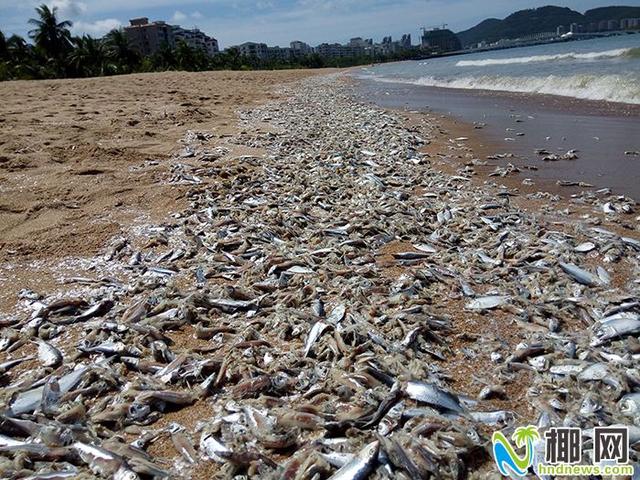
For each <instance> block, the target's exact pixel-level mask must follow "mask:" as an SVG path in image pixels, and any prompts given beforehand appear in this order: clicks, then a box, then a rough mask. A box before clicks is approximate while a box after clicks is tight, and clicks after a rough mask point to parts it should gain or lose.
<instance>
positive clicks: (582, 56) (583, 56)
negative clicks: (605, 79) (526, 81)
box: [456, 48, 640, 67]
mask: <svg viewBox="0 0 640 480" xmlns="http://www.w3.org/2000/svg"><path fill="white" fill-rule="evenodd" d="M638 55H640V48H617V49H615V50H605V51H602V52H586V53H577V52H567V53H559V54H556V55H532V56H529V57H512V58H485V59H483V60H460V61H459V62H457V63H456V67H488V66H492V65H514V64H526V63H537V62H554V61H558V60H601V59H606V58H616V57H629V56H638Z"/></svg>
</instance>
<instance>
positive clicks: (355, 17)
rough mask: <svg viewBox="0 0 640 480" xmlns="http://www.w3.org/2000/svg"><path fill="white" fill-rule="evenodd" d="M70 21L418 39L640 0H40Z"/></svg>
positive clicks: (319, 38) (248, 33) (8, 28)
mask: <svg viewBox="0 0 640 480" xmlns="http://www.w3.org/2000/svg"><path fill="white" fill-rule="evenodd" d="M41 3H43V0H39V1H38V0H19V1H16V0H0V30H2V31H3V32H4V33H5V35H7V36H8V35H10V34H12V33H17V34H20V35H25V36H26V34H27V31H28V30H29V27H28V25H27V21H28V19H29V18H31V17H33V16H34V8H35V7H36V6H37V5H39V4H41ZM44 3H47V4H48V5H50V6H56V7H58V10H59V13H60V14H61V16H62V17H64V18H65V19H70V20H72V21H73V22H74V28H73V33H75V34H79V33H88V34H91V35H94V36H99V35H102V34H104V33H106V32H107V31H108V30H110V29H112V28H115V27H118V26H120V25H126V24H128V20H129V19H130V18H134V17H137V16H146V17H149V18H150V19H151V20H167V21H169V22H172V23H175V24H178V25H182V26H183V27H194V26H197V27H199V28H200V29H201V30H203V31H205V32H206V33H208V34H209V35H212V36H214V37H216V38H217V39H218V40H219V42H220V44H221V46H222V47H228V46H230V45H235V44H238V43H242V42H245V41H262V42H266V43H268V44H270V45H280V46H285V45H288V44H289V42H290V41H291V40H302V41H305V42H308V43H310V44H312V45H316V44H318V43H321V42H325V41H327V42H341V43H342V42H346V41H348V40H349V38H351V37H364V38H374V40H376V41H379V40H380V39H381V38H382V37H383V36H386V35H392V36H393V38H394V39H397V38H399V37H400V36H401V35H402V34H403V33H411V35H412V36H413V40H414V43H416V42H417V38H418V35H419V31H420V27H421V26H427V27H429V26H432V25H438V24H442V23H447V24H448V25H449V28H451V29H453V30H455V31H459V30H464V29H466V28H469V27H471V26H473V25H475V24H476V23H478V22H479V21H481V20H484V19H485V18H487V17H497V18H503V17H505V16H506V15H508V14H510V13H512V12H513V11H516V10H520V9H523V8H532V7H538V6H542V5H547V4H550V3H551V4H554V5H560V6H567V7H570V8H573V9H575V10H578V11H581V12H583V11H584V10H587V9H589V8H593V7H598V6H604V5H615V4H618V5H620V4H623V5H640V0H627V1H624V0H622V1H620V0H618V1H613V2H608V1H606V0H599V1H598V0H566V1H562V2H553V1H552V0H546V1H535V0H285V1H276V0H186V1H182V2H178V1H176V0H44Z"/></svg>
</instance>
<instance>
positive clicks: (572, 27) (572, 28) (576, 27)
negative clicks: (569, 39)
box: [569, 23, 580, 33]
mask: <svg viewBox="0 0 640 480" xmlns="http://www.w3.org/2000/svg"><path fill="white" fill-rule="evenodd" d="M569 31H570V32H571V33H579V32H580V26H579V25H578V24H577V23H572V24H571V25H570V26H569Z"/></svg>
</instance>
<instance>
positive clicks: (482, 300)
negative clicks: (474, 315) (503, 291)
mask: <svg viewBox="0 0 640 480" xmlns="http://www.w3.org/2000/svg"><path fill="white" fill-rule="evenodd" d="M508 301H509V297H505V296H501V295H490V296H487V297H478V298H476V299H474V300H472V301H470V302H469V303H467V305H466V306H465V307H466V308H468V309H469V310H490V309H492V308H496V307H499V306H502V305H505V304H506V303H507V302H508Z"/></svg>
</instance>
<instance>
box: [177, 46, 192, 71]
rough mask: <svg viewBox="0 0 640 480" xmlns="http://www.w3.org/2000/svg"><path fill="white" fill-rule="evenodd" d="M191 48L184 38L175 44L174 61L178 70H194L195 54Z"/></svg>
mask: <svg viewBox="0 0 640 480" xmlns="http://www.w3.org/2000/svg"><path fill="white" fill-rule="evenodd" d="M195 53H196V52H195V51H194V49H193V48H191V47H190V46H189V44H188V43H187V42H185V41H184V40H180V41H179V42H178V45H177V46H176V53H175V54H176V62H177V64H178V68H179V69H180V70H187V71H193V70H196V56H195Z"/></svg>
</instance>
